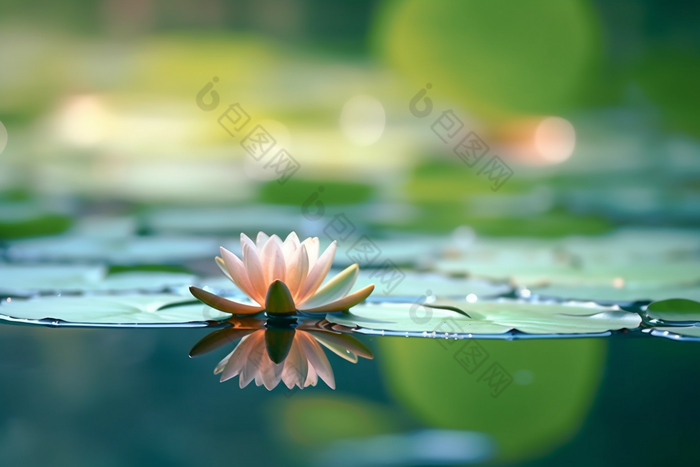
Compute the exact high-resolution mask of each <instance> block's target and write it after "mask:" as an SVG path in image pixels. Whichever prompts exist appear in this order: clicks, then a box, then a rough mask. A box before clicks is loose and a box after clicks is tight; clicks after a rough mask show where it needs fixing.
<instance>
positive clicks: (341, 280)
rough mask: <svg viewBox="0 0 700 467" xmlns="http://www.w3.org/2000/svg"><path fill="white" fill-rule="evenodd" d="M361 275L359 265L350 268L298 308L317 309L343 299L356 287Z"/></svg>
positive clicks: (337, 275) (298, 304)
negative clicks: (358, 277)
mask: <svg viewBox="0 0 700 467" xmlns="http://www.w3.org/2000/svg"><path fill="white" fill-rule="evenodd" d="M359 273H360V268H359V267H358V266H357V264H353V265H351V266H348V267H347V268H345V269H344V270H343V271H341V272H339V273H338V274H336V275H335V277H334V278H333V279H331V280H329V281H328V282H326V283H325V284H324V285H323V287H321V288H320V289H318V290H317V291H316V292H314V294H313V295H311V296H310V297H308V298H307V299H306V300H304V302H303V303H297V306H298V307H300V308H316V307H320V306H322V305H325V304H326V303H330V302H332V301H334V300H338V299H339V298H343V297H344V296H345V295H347V293H348V292H350V290H351V289H352V286H353V285H355V281H356V280H357V276H358V275H359Z"/></svg>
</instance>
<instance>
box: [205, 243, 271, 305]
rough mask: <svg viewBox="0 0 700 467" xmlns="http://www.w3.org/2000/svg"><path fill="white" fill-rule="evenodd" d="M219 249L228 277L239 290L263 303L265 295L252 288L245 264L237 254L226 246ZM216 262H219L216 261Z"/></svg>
mask: <svg viewBox="0 0 700 467" xmlns="http://www.w3.org/2000/svg"><path fill="white" fill-rule="evenodd" d="M219 250H220V251H221V256H222V258H223V261H224V265H225V266H226V269H227V270H228V272H229V274H228V276H229V278H230V279H231V280H232V281H233V283H234V284H236V285H237V286H238V288H239V289H241V291H242V292H243V293H244V294H246V295H247V296H249V297H250V298H252V299H253V300H255V301H256V302H258V303H259V304H260V305H262V304H263V303H264V300H265V297H264V296H263V295H260V294H258V293H257V290H256V289H255V288H253V285H252V284H251V283H250V279H249V278H248V273H247V272H246V269H245V266H244V265H243V262H242V261H241V260H240V259H238V256H236V255H234V254H233V253H231V252H230V251H228V250H227V249H226V248H224V247H221V248H220V249H219ZM217 264H220V263H219V262H218V261H217Z"/></svg>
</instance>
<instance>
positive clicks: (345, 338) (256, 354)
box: [190, 317, 374, 390]
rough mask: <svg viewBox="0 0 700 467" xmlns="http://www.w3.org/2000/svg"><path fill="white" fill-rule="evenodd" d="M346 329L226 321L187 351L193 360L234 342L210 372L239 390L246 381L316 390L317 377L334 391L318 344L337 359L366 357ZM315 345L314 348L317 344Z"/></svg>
mask: <svg viewBox="0 0 700 467" xmlns="http://www.w3.org/2000/svg"><path fill="white" fill-rule="evenodd" d="M349 332H351V330H350V329H349V328H346V327H344V326H339V325H334V324H332V323H329V322H328V321H326V320H325V319H322V320H316V319H303V318H268V319H255V318H247V317H244V318H235V317H234V318H230V319H228V320H227V321H226V327H225V328H223V329H219V330H217V331H214V332H212V333H211V334H208V335H207V336H205V337H204V338H203V339H202V340H200V341H199V342H197V344H195V346H194V347H193V348H192V350H191V351H190V356H191V357H196V356H199V355H202V354H205V353H208V352H211V351H213V350H216V349H218V348H220V347H223V346H224V345H226V344H229V343H232V342H235V341H237V340H239V339H240V342H238V344H237V345H236V347H235V349H233V351H232V352H231V353H230V354H228V355H227V356H226V357H225V358H224V359H223V360H221V362H219V364H218V365H217V366H216V369H215V370H214V374H221V381H222V382H223V381H226V380H229V379H231V378H233V377H235V376H239V384H240V387H241V388H244V387H246V386H247V385H248V384H250V383H251V382H252V381H255V384H256V385H258V386H261V385H264V386H265V387H266V388H267V389H268V390H271V389H273V388H275V387H277V385H278V384H279V383H280V382H284V384H285V385H286V386H287V387H288V388H289V389H292V388H293V387H294V386H298V387H299V388H302V389H303V388H305V387H306V386H316V383H318V378H319V377H320V378H321V379H322V380H323V381H325V382H326V384H327V385H328V386H329V387H330V388H332V389H335V377H334V376H333V369H332V368H331V364H330V362H329V361H328V358H327V357H326V354H325V352H324V351H323V348H322V347H321V345H322V346H324V347H326V348H327V349H329V350H330V351H332V352H333V353H335V354H336V355H338V356H339V357H341V358H343V359H345V360H347V361H349V362H352V363H357V360H358V358H359V357H363V358H367V359H372V358H374V355H373V354H372V352H371V351H370V350H369V349H368V348H367V347H366V346H365V345H364V344H363V343H362V342H360V341H359V340H358V339H357V338H355V337H353V336H350V335H348V333H349ZM319 344H320V345H319Z"/></svg>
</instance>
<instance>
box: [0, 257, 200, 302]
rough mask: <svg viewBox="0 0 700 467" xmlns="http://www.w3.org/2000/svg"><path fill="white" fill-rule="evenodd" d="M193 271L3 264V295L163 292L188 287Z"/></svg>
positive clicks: (0, 272)
mask: <svg viewBox="0 0 700 467" xmlns="http://www.w3.org/2000/svg"><path fill="white" fill-rule="evenodd" d="M195 279H196V278H195V276H193V275H191V274H181V273H168V272H143V271H138V272H136V271H134V272H123V273H118V274H110V275H107V269H106V268H105V267H103V266H79V265H35V264H31V265H28V264H2V265H0V294H2V295H9V296H13V297H14V296H31V295H34V294H37V293H42V292H60V293H65V292H117V291H119V292H124V291H139V290H143V291H159V290H163V289H165V288H172V287H182V286H187V285H190V284H192V283H194V281H195Z"/></svg>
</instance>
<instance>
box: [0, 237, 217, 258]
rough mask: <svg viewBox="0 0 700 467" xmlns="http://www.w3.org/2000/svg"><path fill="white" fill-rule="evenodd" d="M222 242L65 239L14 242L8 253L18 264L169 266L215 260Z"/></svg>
mask: <svg viewBox="0 0 700 467" xmlns="http://www.w3.org/2000/svg"><path fill="white" fill-rule="evenodd" d="M218 249H219V242H218V241H217V240H216V239H213V238H202V237H166V236H162V237H161V236H154V237H145V236H144V237H138V236H134V237H123V238H96V237H88V236H81V235H63V236H56V237H45V238H37V239H31V240H22V241H17V242H13V243H12V244H11V245H10V248H9V249H8V251H7V255H8V257H9V258H11V259H12V260H15V261H42V262H44V261H45V262H58V261H60V262H64V261H65V262H78V261H86V262H98V261H106V262H109V263H111V264H149V263H150V264H161V263H162V264H165V263H168V264H170V263H175V262H178V261H184V260H191V259H200V258H208V257H212V256H214V255H215V254H216V252H217V251H218Z"/></svg>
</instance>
